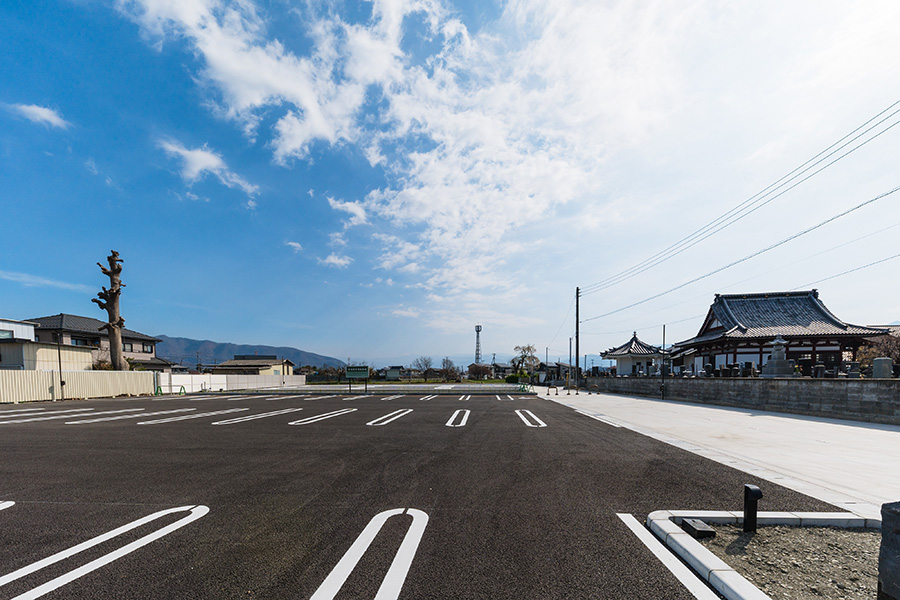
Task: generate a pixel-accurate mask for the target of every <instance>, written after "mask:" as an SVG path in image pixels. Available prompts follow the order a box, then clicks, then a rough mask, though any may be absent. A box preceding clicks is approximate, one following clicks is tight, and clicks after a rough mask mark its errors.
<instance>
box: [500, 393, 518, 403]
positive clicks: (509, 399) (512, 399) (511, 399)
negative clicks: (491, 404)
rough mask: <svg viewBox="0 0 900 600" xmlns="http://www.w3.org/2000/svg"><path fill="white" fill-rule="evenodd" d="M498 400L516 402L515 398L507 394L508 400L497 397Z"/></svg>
mask: <svg viewBox="0 0 900 600" xmlns="http://www.w3.org/2000/svg"><path fill="white" fill-rule="evenodd" d="M497 400H499V401H500V402H510V401H514V400H515V398H513V397H512V396H510V395H509V394H506V398H501V397H500V396H499V395H497Z"/></svg>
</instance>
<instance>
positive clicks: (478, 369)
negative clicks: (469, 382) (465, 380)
mask: <svg viewBox="0 0 900 600" xmlns="http://www.w3.org/2000/svg"><path fill="white" fill-rule="evenodd" d="M490 374H491V367H490V365H479V364H477V363H473V364H471V365H469V379H473V380H477V381H480V380H482V379H484V378H485V377H487V376H488V375H490Z"/></svg>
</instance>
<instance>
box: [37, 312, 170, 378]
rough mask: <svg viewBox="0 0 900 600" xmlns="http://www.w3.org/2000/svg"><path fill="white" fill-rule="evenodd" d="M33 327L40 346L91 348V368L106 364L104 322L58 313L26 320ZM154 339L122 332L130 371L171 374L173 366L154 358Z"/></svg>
mask: <svg viewBox="0 0 900 600" xmlns="http://www.w3.org/2000/svg"><path fill="white" fill-rule="evenodd" d="M28 321H30V322H32V323H35V324H36V325H35V335H36V339H37V341H39V342H44V343H50V344H56V343H57V340H59V343H60V345H62V346H76V347H80V348H90V349H91V354H92V359H93V363H94V365H95V366H96V365H98V364H100V363H108V362H109V333H108V332H107V331H106V329H105V328H103V327H104V325H106V323H104V322H103V321H100V320H99V319H93V318H91V317H81V316H78V315H69V314H65V313H60V314H58V315H52V316H49V317H38V318H36V319H28ZM159 341H160V340H158V339H157V338H155V337H152V336H149V335H146V334H143V333H139V332H137V331H133V330H131V329H126V328H124V327H123V328H122V349H123V351H124V354H125V359H126V360H128V362H129V364H130V365H131V368H132V370H143V371H163V372H166V373H168V372H170V371H171V366H172V363H171V362H170V361H167V360H165V359H162V358H159V357H157V356H156V344H157V343H159Z"/></svg>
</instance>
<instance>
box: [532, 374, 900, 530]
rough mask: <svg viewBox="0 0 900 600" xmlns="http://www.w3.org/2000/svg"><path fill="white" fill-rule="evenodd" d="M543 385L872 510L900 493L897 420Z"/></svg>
mask: <svg viewBox="0 0 900 600" xmlns="http://www.w3.org/2000/svg"><path fill="white" fill-rule="evenodd" d="M545 389H546V388H544V389H542V388H538V390H537V391H538V393H539V395H540V396H541V397H543V398H545V399H547V400H553V401H555V402H559V403H561V404H564V405H566V406H570V407H572V408H575V409H580V410H582V411H584V412H587V413H590V414H592V415H595V416H599V417H602V418H603V419H604V420H606V421H608V422H611V423H615V424H619V425H621V426H623V427H627V428H629V429H632V430H634V431H637V432H639V433H642V434H644V435H648V436H650V437H653V438H656V439H658V440H661V441H664V442H666V443H669V444H672V445H674V446H678V447H680V448H684V449H685V450H689V451H691V452H694V453H696V454H700V455H702V456H705V457H707V458H710V459H712V460H715V461H717V462H720V463H723V464H726V465H729V466H731V467H734V468H736V469H740V470H742V471H745V472H747V473H751V474H753V475H754V476H757V477H759V478H761V479H766V480H769V481H772V482H774V483H777V484H779V485H783V486H785V487H787V488H790V489H793V490H796V491H798V492H802V493H804V494H807V495H809V496H812V497H814V498H818V499H820V500H823V501H825V502H829V503H831V504H834V505H836V506H839V507H841V508H842V509H845V510H848V511H851V512H855V513H857V514H859V515H861V516H865V517H867V518H879V519H880V518H881V504H883V503H885V502H897V501H900V427H898V426H893V425H877V424H872V423H860V422H857V421H843V420H838V419H826V418H818V417H805V416H801V415H789V414H784V413H774V412H767V411H759V410H750V409H740V408H728V407H716V406H709V405H703V404H689V403H685V402H664V401H661V400H652V399H647V398H638V397H634V396H620V395H614V394H591V395H588V394H586V393H584V392H581V393H579V394H578V395H575V392H574V391H573V392H571V394H570V395H566V391H565V390H560V395H552V396H550V395H547V394H546V393H544V390H545ZM763 492H765V489H763Z"/></svg>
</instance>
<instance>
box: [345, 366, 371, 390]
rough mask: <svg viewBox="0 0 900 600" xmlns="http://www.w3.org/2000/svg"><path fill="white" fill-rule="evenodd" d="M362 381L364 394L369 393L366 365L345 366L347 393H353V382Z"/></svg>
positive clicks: (367, 368)
mask: <svg viewBox="0 0 900 600" xmlns="http://www.w3.org/2000/svg"><path fill="white" fill-rule="evenodd" d="M360 379H362V380H363V382H365V384H366V392H368V391H369V367H368V366H366V365H362V366H359V365H355V366H350V365H347V391H348V392H351V393H352V392H353V381H354V380H356V381H359V380H360Z"/></svg>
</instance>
